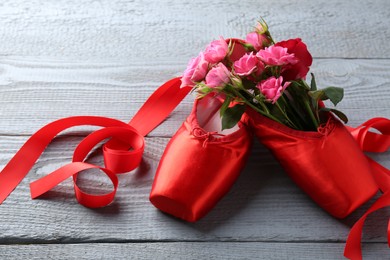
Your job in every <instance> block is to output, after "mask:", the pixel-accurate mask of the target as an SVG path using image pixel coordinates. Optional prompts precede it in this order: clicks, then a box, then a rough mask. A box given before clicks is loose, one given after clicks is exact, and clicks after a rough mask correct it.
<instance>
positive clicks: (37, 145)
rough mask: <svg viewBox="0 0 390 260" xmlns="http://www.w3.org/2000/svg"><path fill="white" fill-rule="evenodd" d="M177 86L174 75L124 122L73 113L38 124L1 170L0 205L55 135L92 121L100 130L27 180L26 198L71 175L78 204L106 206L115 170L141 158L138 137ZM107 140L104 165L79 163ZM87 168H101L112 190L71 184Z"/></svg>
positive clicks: (164, 110) (182, 91)
mask: <svg viewBox="0 0 390 260" xmlns="http://www.w3.org/2000/svg"><path fill="white" fill-rule="evenodd" d="M180 84H181V81H180V78H174V79H172V80H170V81H168V82H166V83H165V84H163V85H162V86H161V87H159V88H158V89H157V90H156V91H155V92H154V93H153V94H152V95H151V96H150V97H149V99H148V100H147V101H146V102H145V104H144V105H143V106H142V107H141V109H140V110H139V111H138V113H137V114H136V115H135V116H134V117H133V119H132V120H131V121H130V123H129V124H126V123H123V122H121V121H119V120H116V119H112V118H106V117H94V116H78V117H69V118H64V119H60V120H57V121H54V122H52V123H50V124H48V125H46V126H44V127H43V128H41V129H40V130H39V131H37V132H36V133H35V134H33V135H32V136H31V137H30V138H29V139H28V140H27V142H26V143H25V144H24V145H23V146H22V148H20V150H19V151H18V152H17V153H16V154H15V155H14V157H13V158H12V159H11V160H10V161H9V163H8V164H7V165H6V166H5V167H4V169H3V170H2V171H1V173H0V204H1V203H2V202H3V201H4V200H5V199H6V198H7V197H8V195H9V194H10V193H11V192H12V191H13V190H14V189H15V188H16V186H17V185H18V184H19V183H20V182H21V181H22V179H23V178H24V177H25V176H26V175H27V173H28V172H29V170H30V169H31V168H32V166H33V165H34V163H35V162H36V161H37V160H38V158H39V156H40V155H41V154H42V152H43V151H44V150H45V148H46V146H47V145H48V144H49V143H50V142H51V141H52V140H53V138H54V137H55V136H56V135H57V134H59V133H60V132H62V131H63V130H65V129H68V128H70V127H74V126H81V125H93V126H100V127H104V128H103V129H100V130H98V131H95V132H93V133H91V134H90V135H88V136H87V137H86V138H85V139H84V140H83V141H81V142H80V144H79V145H78V146H77V147H76V149H75V151H74V155H73V160H72V162H71V163H69V164H67V165H65V166H62V167H61V168H59V169H57V170H55V171H54V172H52V173H50V174H48V175H47V176H45V177H43V178H41V179H39V180H37V181H34V182H32V183H31V184H30V190H31V197H32V198H33V199H34V198H36V197H38V196H40V195H42V194H43V193H45V192H47V191H49V190H50V189H52V188H53V187H54V186H56V185H57V184H59V183H60V182H62V181H64V180H65V179H67V178H69V177H71V176H72V177H73V180H74V189H75V194H76V199H77V201H78V202H79V203H80V204H82V205H84V206H86V207H91V208H96V207H103V206H106V205H108V204H109V203H111V202H112V201H113V199H114V197H115V193H116V190H117V187H118V178H117V176H116V174H118V173H123V172H128V171H131V170H133V169H135V168H136V167H138V165H139V163H140V162H141V159H142V153H143V150H144V138H143V136H145V135H147V134H148V133H149V132H150V131H152V130H153V129H154V128H155V127H156V126H158V125H159V124H160V123H161V122H162V121H164V119H165V118H166V117H167V116H168V115H169V114H170V112H171V111H172V110H173V109H174V108H175V107H176V106H177V105H178V104H179V103H180V102H181V101H182V100H183V98H184V97H185V96H186V95H187V94H188V92H189V91H190V90H191V88H189V87H185V88H180ZM107 138H111V139H110V140H109V141H108V142H107V143H106V144H105V145H104V146H103V155H104V162H105V167H100V166H97V165H92V164H89V163H86V162H84V160H85V158H86V156H87V155H88V153H89V152H90V151H91V150H92V149H93V147H95V146H96V145H97V144H99V143H100V142H101V141H103V140H105V139H107ZM130 148H131V150H129V149H130ZM88 169H100V170H101V171H103V172H104V173H105V174H106V175H107V176H108V178H109V179H110V180H111V182H112V184H113V191H111V192H109V193H107V194H103V195H94V194H88V193H86V192H83V191H82V190H81V189H80V188H79V187H78V186H77V175H78V173H79V172H81V171H84V170H88Z"/></svg>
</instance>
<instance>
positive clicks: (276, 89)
mask: <svg viewBox="0 0 390 260" xmlns="http://www.w3.org/2000/svg"><path fill="white" fill-rule="evenodd" d="M282 82H283V78H282V77H279V78H275V77H270V78H268V79H266V80H263V81H261V82H259V83H258V84H257V86H256V87H257V88H258V89H260V91H261V93H262V94H263V95H264V96H265V98H266V99H267V100H268V101H270V102H272V104H275V102H276V101H277V100H278V99H279V98H280V96H281V95H282V94H283V91H284V90H285V89H286V88H287V87H288V86H289V85H290V83H291V82H285V83H284V84H283V85H282Z"/></svg>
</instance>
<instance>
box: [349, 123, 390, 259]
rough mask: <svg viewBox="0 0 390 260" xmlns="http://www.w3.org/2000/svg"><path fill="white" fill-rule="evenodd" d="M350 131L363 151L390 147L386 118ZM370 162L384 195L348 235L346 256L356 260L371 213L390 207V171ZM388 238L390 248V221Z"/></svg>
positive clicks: (350, 128)
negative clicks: (371, 130)
mask: <svg viewBox="0 0 390 260" xmlns="http://www.w3.org/2000/svg"><path fill="white" fill-rule="evenodd" d="M370 128H374V129H376V130H378V131H379V132H380V133H381V134H377V133H373V132H369V129H370ZM348 130H349V131H350V132H351V134H352V136H353V137H354V138H355V139H356V141H357V142H358V143H359V145H360V147H361V149H362V150H363V151H367V152H385V151H387V149H388V148H389V147H390V120H388V119H386V118H372V119H370V120H368V121H367V122H365V123H363V124H362V125H361V126H359V127H357V128H352V127H348ZM367 158H368V157H367ZM368 160H369V162H370V165H371V167H372V169H373V174H374V178H375V180H376V182H377V184H378V186H379V188H380V190H381V191H382V192H383V195H382V196H381V197H380V198H379V199H378V200H377V201H375V203H374V204H373V205H372V206H371V207H370V208H369V209H368V210H367V212H366V213H365V214H364V215H363V216H362V217H361V218H360V219H359V220H358V221H357V222H356V223H355V224H354V226H353V227H352V229H351V231H350V233H349V235H348V239H347V243H346V245H345V250H344V256H345V257H347V258H349V259H354V260H355V259H356V260H358V259H359V260H360V259H362V248H361V239H362V233H363V226H364V222H365V221H366V218H367V217H368V215H370V214H371V213H373V212H375V211H377V210H379V209H381V208H384V207H388V206H390V171H389V170H388V169H386V168H385V167H383V166H382V165H380V164H378V163H377V162H375V161H374V160H372V159H371V158H368ZM387 238H388V245H389V247H390V220H389V222H388V227H387Z"/></svg>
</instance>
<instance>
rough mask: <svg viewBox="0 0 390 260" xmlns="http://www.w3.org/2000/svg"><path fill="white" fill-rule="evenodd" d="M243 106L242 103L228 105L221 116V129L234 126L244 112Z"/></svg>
mask: <svg viewBox="0 0 390 260" xmlns="http://www.w3.org/2000/svg"><path fill="white" fill-rule="evenodd" d="M245 108H246V107H245V106H244V105H235V106H234V107H228V108H227V109H226V110H225V113H224V114H223V117H222V130H224V129H229V128H232V127H233V126H235V125H236V124H237V123H238V121H240V119H241V117H242V114H244V112H245Z"/></svg>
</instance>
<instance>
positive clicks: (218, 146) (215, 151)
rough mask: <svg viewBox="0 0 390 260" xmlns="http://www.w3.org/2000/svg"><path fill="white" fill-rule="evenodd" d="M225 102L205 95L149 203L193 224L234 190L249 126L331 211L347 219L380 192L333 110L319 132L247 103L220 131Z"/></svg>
mask: <svg viewBox="0 0 390 260" xmlns="http://www.w3.org/2000/svg"><path fill="white" fill-rule="evenodd" d="M221 105H222V102H221V101H220V100H219V99H217V98H213V97H209V96H206V97H205V98H203V99H198V100H196V101H195V103H194V107H193V110H192V112H191V114H190V115H189V116H188V118H187V119H186V120H185V122H184V123H183V124H182V126H181V127H180V128H179V130H178V131H177V132H176V134H175V135H174V136H173V137H172V139H171V140H170V142H169V143H168V145H167V147H166V149H165V151H164V154H163V156H162V158H161V161H160V164H159V166H158V169H157V172H156V176H155V179H154V183H153V186H152V190H151V193H150V201H151V202H152V204H153V205H154V206H156V207H157V208H158V209H160V210H161V211H163V212H166V213H169V214H171V215H173V216H175V217H178V218H181V219H184V220H186V221H189V222H194V221H197V220H199V219H200V218H202V217H203V216H204V215H206V214H207V213H208V212H209V211H210V210H211V209H212V208H213V207H214V206H215V204H216V203H217V202H218V201H219V200H220V199H221V198H222V197H223V196H224V195H225V194H226V193H227V192H228V191H229V190H230V188H231V186H232V185H233V183H234V182H235V181H236V179H237V178H238V176H239V174H240V172H241V170H242V168H243V167H244V165H245V163H246V159H247V157H248V155H249V152H250V147H251V143H252V139H253V138H252V132H254V133H255V135H256V136H257V137H258V139H259V140H260V142H261V143H263V144H264V145H265V146H266V147H267V148H268V149H269V150H270V151H271V152H272V153H273V155H274V156H275V157H276V159H277V160H278V161H279V162H280V163H281V165H282V167H283V168H284V170H285V171H286V173H287V174H288V175H289V176H290V177H291V178H292V180H293V181H294V182H295V183H296V184H297V185H298V186H299V187H300V188H301V189H302V190H303V191H305V192H306V193H307V194H308V195H309V196H310V197H311V198H312V199H313V200H314V201H315V202H316V203H317V204H318V205H319V206H320V207H322V208H323V209H324V210H326V211H327V212H328V213H329V214H331V215H333V216H335V217H338V218H343V217H346V216H347V215H349V214H350V213H351V212H352V211H354V210H355V209H356V208H358V207H359V206H360V205H362V204H363V203H365V202H366V201H367V200H369V199H370V198H371V197H372V196H373V195H375V194H376V192H377V191H378V185H377V183H376V182H375V180H374V177H373V174H372V169H371V167H370V165H369V162H368V160H367V159H366V157H365V155H364V154H363V152H362V151H361V149H360V147H359V146H358V144H357V142H356V141H355V140H354V138H353V137H352V135H351V134H350V133H349V131H348V130H347V128H346V127H345V126H344V125H343V124H342V123H341V122H339V121H338V120H336V119H335V118H334V117H332V116H330V117H329V120H328V122H327V124H326V125H324V126H322V127H321V128H319V129H318V131H317V132H308V131H298V130H293V129H291V128H289V127H287V126H284V125H282V124H279V123H277V122H274V121H272V120H270V119H268V118H266V117H264V116H261V115H260V114H258V113H257V112H254V111H253V110H250V109H248V110H247V113H244V115H243V117H242V118H241V121H240V122H239V123H238V124H237V125H236V126H235V127H234V128H232V129H228V130H224V131H221V119H220V115H219V114H220V113H219V109H220V108H221Z"/></svg>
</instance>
